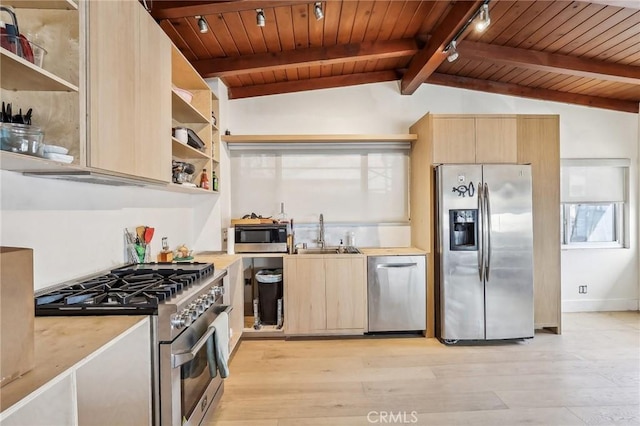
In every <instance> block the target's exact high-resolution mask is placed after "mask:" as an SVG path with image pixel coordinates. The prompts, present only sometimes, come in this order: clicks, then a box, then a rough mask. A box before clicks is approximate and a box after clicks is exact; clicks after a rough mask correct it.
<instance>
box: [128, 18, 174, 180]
mask: <svg viewBox="0 0 640 426" xmlns="http://www.w3.org/2000/svg"><path fill="white" fill-rule="evenodd" d="M138 9H139V10H141V9H142V7H140V6H138ZM138 20H139V29H140V45H139V55H138V58H137V59H138V82H137V85H136V86H137V92H136V97H135V98H136V102H137V104H136V111H137V113H136V115H135V122H136V131H137V136H136V138H135V139H134V140H133V141H132V142H133V143H134V145H135V148H134V149H135V162H136V164H135V174H136V175H137V176H143V177H147V178H151V179H158V180H162V181H165V182H170V181H171V41H170V40H169V37H167V35H166V34H165V33H164V32H163V31H162V29H161V28H160V27H159V26H158V24H156V23H155V21H154V20H153V18H151V16H150V15H149V14H148V13H145V12H144V11H142V12H140V13H139V14H138Z"/></svg>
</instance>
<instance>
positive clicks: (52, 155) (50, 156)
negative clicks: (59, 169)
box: [44, 152, 73, 164]
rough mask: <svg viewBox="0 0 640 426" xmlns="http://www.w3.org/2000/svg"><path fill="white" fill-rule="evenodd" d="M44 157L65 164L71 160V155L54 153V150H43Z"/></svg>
mask: <svg viewBox="0 0 640 426" xmlns="http://www.w3.org/2000/svg"><path fill="white" fill-rule="evenodd" d="M44 158H46V159H48V160H53V161H59V162H61V163H66V164H69V163H72V162H73V155H64V154H56V153H54V152H45V153H44Z"/></svg>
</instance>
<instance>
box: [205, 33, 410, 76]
mask: <svg viewBox="0 0 640 426" xmlns="http://www.w3.org/2000/svg"><path fill="white" fill-rule="evenodd" d="M417 51H418V45H417V44H416V41H415V40H413V39H402V40H387V41H377V42H363V43H352V44H342V45H337V46H328V47H311V48H308V49H301V50H288V51H285V52H278V53H257V54H254V55H244V56H234V57H227V58H218V59H203V60H200V61H194V62H193V66H194V68H195V69H196V70H197V71H198V72H199V73H200V75H202V76H203V77H205V78H207V77H226V76H229V75H238V74H249V73H255V72H265V71H276V70H281V69H285V68H291V67H295V66H306V67H309V66H316V65H330V64H338V63H344V62H352V61H356V60H357V61H366V60H371V59H385V58H396V57H402V56H411V55H414V54H415V53H416V52H417Z"/></svg>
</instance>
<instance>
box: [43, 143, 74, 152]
mask: <svg viewBox="0 0 640 426" xmlns="http://www.w3.org/2000/svg"><path fill="white" fill-rule="evenodd" d="M43 150H44V153H45V154H62V155H66V154H67V153H68V152H69V150H68V149H67V148H65V147H63V146H58V145H46V144H45V145H44V148H43Z"/></svg>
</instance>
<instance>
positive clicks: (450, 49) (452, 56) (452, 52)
mask: <svg viewBox="0 0 640 426" xmlns="http://www.w3.org/2000/svg"><path fill="white" fill-rule="evenodd" d="M457 44H458V43H457V42H456V41H455V40H451V43H449V46H447V48H446V49H445V50H444V52H445V53H446V54H447V61H449V62H453V61H455V60H456V59H458V56H459V54H458V50H457V49H456V45H457Z"/></svg>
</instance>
